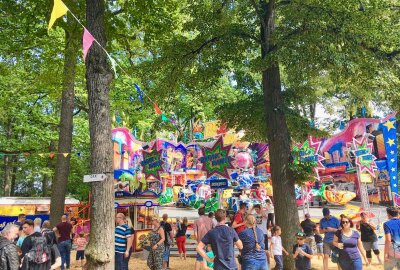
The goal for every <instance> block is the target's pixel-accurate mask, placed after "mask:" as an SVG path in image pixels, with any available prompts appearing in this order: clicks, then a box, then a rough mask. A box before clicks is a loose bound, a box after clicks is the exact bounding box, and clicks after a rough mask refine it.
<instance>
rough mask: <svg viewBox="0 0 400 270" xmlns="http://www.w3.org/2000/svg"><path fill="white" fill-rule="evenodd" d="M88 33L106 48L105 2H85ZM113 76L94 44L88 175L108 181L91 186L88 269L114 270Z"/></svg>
mask: <svg viewBox="0 0 400 270" xmlns="http://www.w3.org/2000/svg"><path fill="white" fill-rule="evenodd" d="M86 20H87V26H88V30H89V32H90V33H91V34H92V35H93V36H94V37H95V38H96V40H97V41H98V42H99V43H100V44H101V45H102V46H103V47H104V48H105V47H106V35H105V26H104V1H103V0H87V1H86ZM111 81H112V72H111V70H110V67H109V65H108V63H107V55H106V53H105V52H104V51H103V50H102V49H101V48H100V47H99V46H98V44H96V43H93V45H92V47H91V48H90V50H89V52H88V55H87V58H86V87H87V90H88V101H89V130H90V148H91V162H90V165H91V172H92V173H93V174H101V173H104V174H106V175H107V179H106V180H105V181H102V182H92V188H91V196H92V197H91V205H90V207H91V211H90V222H91V223H90V242H89V244H88V246H87V249H86V251H85V255H86V258H87V269H89V270H93V269H96V270H97V269H103V270H109V269H114V227H115V219H114V193H113V176H112V173H111V172H112V141H111V121H110V102H109V85H110V83H111Z"/></svg>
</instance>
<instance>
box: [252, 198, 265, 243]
mask: <svg viewBox="0 0 400 270" xmlns="http://www.w3.org/2000/svg"><path fill="white" fill-rule="evenodd" d="M253 210H254V211H253V213H252V214H253V215H254V217H255V219H256V223H257V228H259V229H260V230H261V231H262V232H263V234H264V246H265V250H268V229H267V223H268V213H267V211H265V210H264V209H262V208H261V205H260V204H256V205H254V207H253Z"/></svg>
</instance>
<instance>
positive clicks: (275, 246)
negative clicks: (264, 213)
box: [270, 226, 289, 270]
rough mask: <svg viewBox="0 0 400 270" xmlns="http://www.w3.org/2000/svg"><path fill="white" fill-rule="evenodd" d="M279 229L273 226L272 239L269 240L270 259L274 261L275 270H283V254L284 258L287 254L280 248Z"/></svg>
mask: <svg viewBox="0 0 400 270" xmlns="http://www.w3.org/2000/svg"><path fill="white" fill-rule="evenodd" d="M281 233H282V231H281V227H279V226H274V228H272V235H273V236H272V238H271V255H270V256H271V258H274V260H275V270H283V252H284V253H285V254H286V256H288V255H289V253H288V252H287V251H286V249H285V248H284V247H283V246H282V238H281Z"/></svg>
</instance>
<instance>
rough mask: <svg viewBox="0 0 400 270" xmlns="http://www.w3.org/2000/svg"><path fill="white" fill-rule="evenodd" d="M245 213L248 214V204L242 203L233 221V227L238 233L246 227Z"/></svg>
mask: <svg viewBox="0 0 400 270" xmlns="http://www.w3.org/2000/svg"><path fill="white" fill-rule="evenodd" d="M245 215H246V204H244V203H241V204H240V206H239V211H238V212H237V213H236V215H235V218H234V219H233V223H232V228H234V229H235V231H236V232H237V234H239V233H240V232H241V231H243V230H244V229H246V222H245V218H246V216H245Z"/></svg>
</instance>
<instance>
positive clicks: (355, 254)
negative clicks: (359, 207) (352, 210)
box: [333, 216, 367, 270]
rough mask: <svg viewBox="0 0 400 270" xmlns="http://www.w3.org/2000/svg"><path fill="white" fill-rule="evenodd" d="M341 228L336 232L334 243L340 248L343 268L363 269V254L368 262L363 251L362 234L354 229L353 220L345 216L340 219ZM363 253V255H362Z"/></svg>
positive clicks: (347, 269)
mask: <svg viewBox="0 0 400 270" xmlns="http://www.w3.org/2000/svg"><path fill="white" fill-rule="evenodd" d="M340 225H341V228H342V229H340V230H337V231H336V232H335V236H334V237H333V245H334V246H335V247H337V248H338V249H339V265H340V267H341V268H342V270H361V269H362V268H363V266H362V260H361V255H362V256H363V257H364V260H365V261H366V262H367V259H366V258H365V255H364V253H363V250H364V249H363V246H362V243H361V238H360V234H359V233H358V232H357V231H355V230H353V229H352V228H353V221H352V220H351V219H350V218H348V217H347V216H343V217H342V219H341V221H340ZM360 253H361V255H360Z"/></svg>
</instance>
